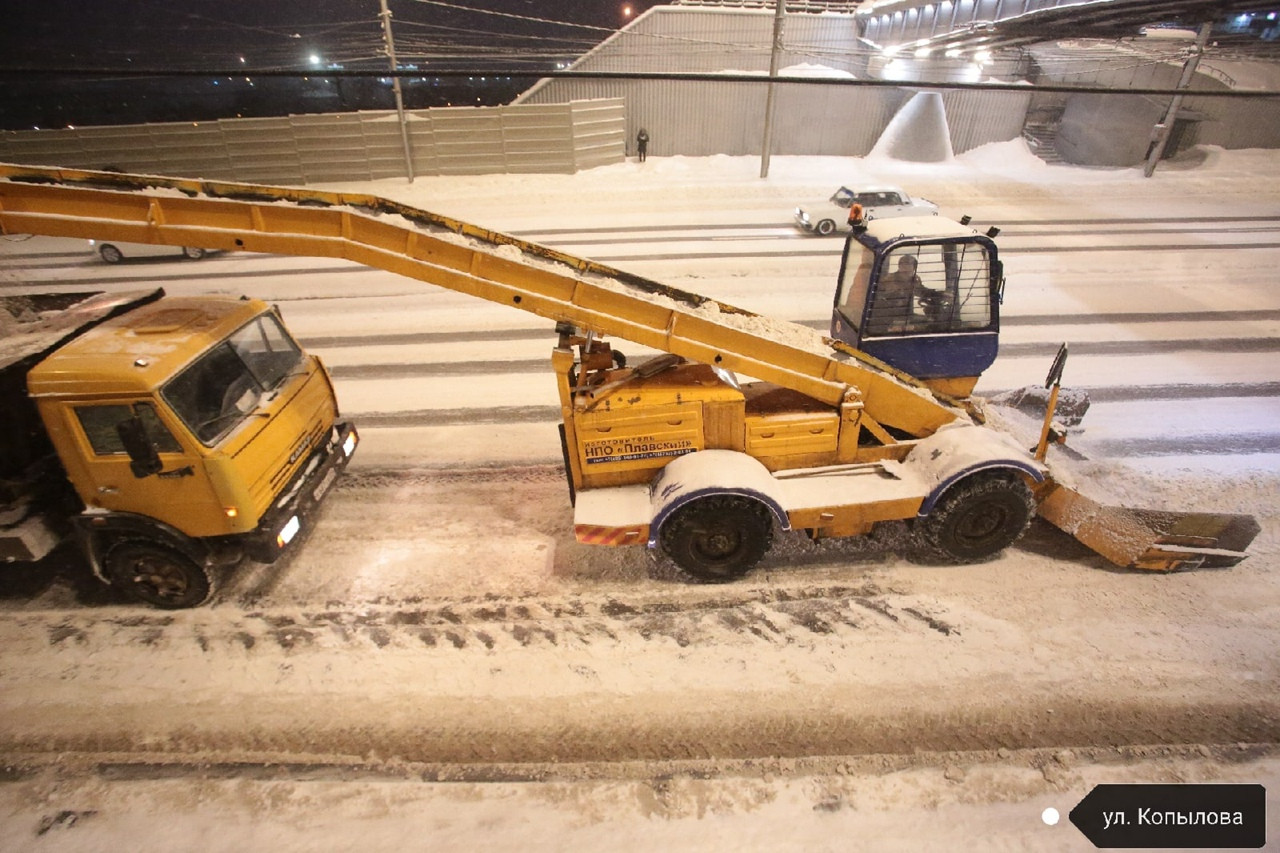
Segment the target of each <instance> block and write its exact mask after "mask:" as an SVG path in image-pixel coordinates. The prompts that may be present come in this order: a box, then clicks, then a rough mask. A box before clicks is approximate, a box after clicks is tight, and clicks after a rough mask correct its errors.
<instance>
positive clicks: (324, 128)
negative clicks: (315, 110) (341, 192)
mask: <svg viewBox="0 0 1280 853" xmlns="http://www.w3.org/2000/svg"><path fill="white" fill-rule="evenodd" d="M289 124H290V131H291V133H292V135H293V139H294V144H295V145H296V146H297V151H298V164H299V166H300V167H301V168H302V178H303V180H304V181H306V182H308V183H312V182H317V181H367V180H369V179H370V178H371V177H372V175H371V174H370V169H369V152H368V149H367V148H366V146H365V135H364V128H363V127H362V126H361V122H360V116H359V115H358V114H357V113H321V114H318V115H291V116H289Z"/></svg>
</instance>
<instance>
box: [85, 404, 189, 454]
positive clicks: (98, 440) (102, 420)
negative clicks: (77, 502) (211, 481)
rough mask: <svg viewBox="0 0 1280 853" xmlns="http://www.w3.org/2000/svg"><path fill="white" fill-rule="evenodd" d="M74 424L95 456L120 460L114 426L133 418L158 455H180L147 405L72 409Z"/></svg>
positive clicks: (174, 441)
mask: <svg viewBox="0 0 1280 853" xmlns="http://www.w3.org/2000/svg"><path fill="white" fill-rule="evenodd" d="M75 413H76V420H78V421H79V422H80V429H82V430H83V431H84V436H85V438H86V439H88V441H89V446H90V447H91V448H93V452H94V454H95V455H97V456H116V455H120V456H123V455H124V454H125V449H124V443H123V442H121V441H120V433H119V432H118V431H117V429H116V426H117V425H118V424H120V423H123V422H124V421H127V420H129V419H130V418H132V417H133V416H134V415H137V416H138V417H139V418H140V419H141V420H142V423H143V425H144V426H145V427H146V428H147V435H148V436H150V437H151V441H152V443H154V444H155V446H156V449H157V450H159V451H160V452H161V453H181V452H182V445H180V444H178V440H177V439H176V438H174V437H173V433H171V432H169V430H168V428H167V427H166V426H165V425H164V423H162V422H161V420H160V417H159V416H158V415H157V414H156V410H155V407H154V406H152V405H151V404H150V403H137V404H135V405H115V404H113V405H103V406H76V407H75Z"/></svg>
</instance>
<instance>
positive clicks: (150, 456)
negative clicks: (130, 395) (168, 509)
mask: <svg viewBox="0 0 1280 853" xmlns="http://www.w3.org/2000/svg"><path fill="white" fill-rule="evenodd" d="M116 433H117V434H118V435H119V436H120V443H121V444H123V445H124V452H125V453H127V454H129V470H131V471H133V476H135V477H137V478H138V479H139V480H141V479H142V478H144V477H150V476H151V475H152V474H158V473H160V471H161V469H163V468H164V463H163V462H161V461H160V452H159V451H158V450H156V446H155V443H154V442H152V440H151V436H150V435H148V434H147V425H146V424H144V423H143V422H142V418H140V417H138V416H137V415H134V416H133V417H131V418H129V419H128V420H127V421H121V422H120V423H118V424H116Z"/></svg>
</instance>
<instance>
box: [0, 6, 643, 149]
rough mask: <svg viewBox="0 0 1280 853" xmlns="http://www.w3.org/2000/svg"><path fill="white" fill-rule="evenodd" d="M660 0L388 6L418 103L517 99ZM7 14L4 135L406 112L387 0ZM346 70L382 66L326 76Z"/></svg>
mask: <svg viewBox="0 0 1280 853" xmlns="http://www.w3.org/2000/svg"><path fill="white" fill-rule="evenodd" d="M657 2H658V0H461V2H451V0H450V1H448V2H447V1H446V0H388V7H389V9H390V11H391V15H392V33H393V36H394V39H395V48H396V58H397V60H398V63H399V65H400V67H401V69H402V71H408V70H412V71H413V75H414V76H413V77H412V78H410V77H406V78H405V80H404V89H405V92H404V98H405V104H406V106H408V107H410V108H414V109H418V108H428V107H434V106H462V105H471V106H491V105H495V104H502V103H508V102H510V101H511V100H512V99H513V98H514V97H515V96H516V95H518V94H519V93H520V92H521V91H523V90H524V89H526V88H527V87H528V86H530V85H532V83H533V82H534V81H535V80H536V79H537V78H538V77H539V76H541V75H542V74H543V73H545V72H547V71H550V70H553V69H555V68H556V67H557V65H558V64H560V63H567V62H569V61H572V60H574V59H576V58H578V57H580V56H582V55H583V54H584V53H586V52H587V51H589V50H591V49H592V48H593V47H595V46H596V45H598V44H599V43H600V42H602V41H604V40H605V39H606V38H608V37H609V35H610V34H611V33H613V32H615V31H616V30H618V29H620V28H621V27H623V26H625V25H626V23H627V22H628V21H629V20H631V19H632V18H634V17H635V16H636V15H639V14H640V13H642V12H643V11H645V10H646V9H648V8H649V7H651V6H654V5H657ZM0 9H2V10H3V17H0V21H3V24H2V25H0V130H29V129H34V128H58V127H68V126H83V125H100V124H136V123H141V122H157V121H161V122H163V121H189V120H209V119H217V118H234V117H247V116H265V115H285V114H288V113H291V112H347V111H353V110H377V109H388V108H390V107H391V106H392V105H393V102H392V93H391V89H390V87H389V85H388V81H387V80H386V79H385V78H384V79H383V80H381V81H379V80H378V79H377V76H375V75H374V73H373V72H379V71H386V70H387V68H388V65H389V60H388V58H387V55H386V52H385V46H384V43H383V39H382V22H381V17H380V12H381V7H380V5H379V2H378V0H3V5H2V6H0ZM626 10H629V11H630V14H628V13H627V11H626ZM337 68H340V69H342V70H343V72H344V73H345V74H352V73H359V72H369V73H368V74H366V75H365V76H364V77H345V78H343V77H342V75H333V76H327V75H326V72H331V71H332V70H334V69H337ZM473 70H475V71H480V72H481V73H485V72H488V74H489V76H484V77H481V76H476V77H474V78H472V77H469V76H467V74H466V73H465V72H470V71H473ZM72 71H74V72H77V73H76V74H71V73H67V72H72ZM85 72H89V73H85ZM142 72H148V73H146V74H142ZM174 72H186V74H188V75H190V76H180V74H178V73H174ZM265 72H277V73H279V72H297V74H296V76H294V77H271V76H268V75H267V74H266V73H265ZM449 72H453V73H454V75H455V76H449ZM304 74H306V75H310V76H308V77H305V78H304V77H303V76H302V75H304ZM418 74H421V75H422V76H421V77H418V76H416V75H418ZM255 75H257V76H255ZM498 75H502V76H498Z"/></svg>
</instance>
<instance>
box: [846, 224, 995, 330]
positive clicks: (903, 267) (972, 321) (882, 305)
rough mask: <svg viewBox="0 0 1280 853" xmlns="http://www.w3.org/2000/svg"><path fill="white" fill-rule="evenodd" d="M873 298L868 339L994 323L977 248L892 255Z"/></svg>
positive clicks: (987, 271) (985, 262) (909, 249)
mask: <svg viewBox="0 0 1280 853" xmlns="http://www.w3.org/2000/svg"><path fill="white" fill-rule="evenodd" d="M871 298H872V302H871V306H870V308H869V310H868V311H867V321H866V334H869V335H893V334H902V333H914V332H935V333H936V332H957V331H977V330H981V329H985V328H987V327H988V326H990V325H991V322H992V306H991V266H990V259H989V258H988V256H987V250H986V248H985V247H984V246H982V245H981V244H979V243H943V244H933V245H925V246H903V247H900V248H897V249H894V250H893V251H892V252H890V253H888V254H887V255H886V256H885V258H884V260H883V264H882V266H881V268H880V275H879V279H878V281H877V282H876V286H875V288H874V292H873V293H872V297H871Z"/></svg>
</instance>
